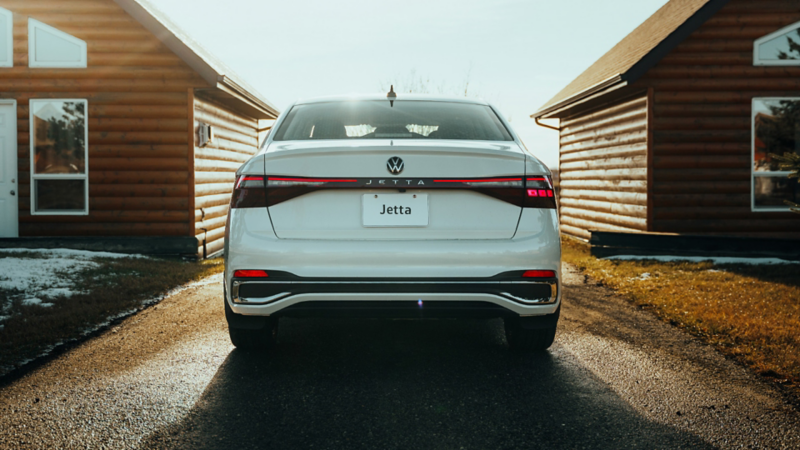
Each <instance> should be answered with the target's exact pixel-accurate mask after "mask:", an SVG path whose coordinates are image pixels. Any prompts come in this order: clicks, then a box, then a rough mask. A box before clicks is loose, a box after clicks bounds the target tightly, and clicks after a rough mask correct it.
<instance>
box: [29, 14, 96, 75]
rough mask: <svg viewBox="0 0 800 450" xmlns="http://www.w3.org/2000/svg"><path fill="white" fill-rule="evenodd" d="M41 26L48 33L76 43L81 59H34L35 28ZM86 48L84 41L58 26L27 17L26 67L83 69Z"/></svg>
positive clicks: (84, 66)
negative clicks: (50, 60) (57, 60)
mask: <svg viewBox="0 0 800 450" xmlns="http://www.w3.org/2000/svg"><path fill="white" fill-rule="evenodd" d="M37 28H41V29H43V30H45V31H47V32H49V33H52V34H55V35H57V36H59V37H61V38H62V39H65V40H67V41H70V42H72V43H74V44H77V45H78V46H79V47H80V48H81V51H82V55H81V60H80V61H78V62H40V61H38V60H37V59H36V29H37ZM87 60H88V49H87V47H86V41H84V40H82V39H78V38H76V37H75V36H73V35H71V34H69V33H67V32H65V31H61V30H59V29H58V28H55V27H51V26H50V25H48V24H46V23H44V22H41V21H39V20H36V19H32V18H28V67H32V68H51V69H85V68H87V67H88V61H87Z"/></svg>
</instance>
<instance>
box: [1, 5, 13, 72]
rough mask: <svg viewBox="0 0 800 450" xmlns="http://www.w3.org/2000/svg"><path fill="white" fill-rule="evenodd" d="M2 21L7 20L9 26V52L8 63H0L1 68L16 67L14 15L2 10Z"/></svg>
mask: <svg viewBox="0 0 800 450" xmlns="http://www.w3.org/2000/svg"><path fill="white" fill-rule="evenodd" d="M0 20H5V21H6V23H7V25H8V33H7V34H6V39H7V40H8V42H7V44H6V51H8V61H0V67H14V13H12V12H11V11H9V10H7V9H5V8H0Z"/></svg>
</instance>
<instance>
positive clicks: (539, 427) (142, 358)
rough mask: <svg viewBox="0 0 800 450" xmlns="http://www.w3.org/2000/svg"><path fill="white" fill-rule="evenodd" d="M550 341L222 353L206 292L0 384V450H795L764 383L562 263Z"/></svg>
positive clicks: (317, 334)
mask: <svg viewBox="0 0 800 450" xmlns="http://www.w3.org/2000/svg"><path fill="white" fill-rule="evenodd" d="M566 281H567V286H566V290H565V304H564V308H563V314H562V322H561V327H560V330H559V334H558V335H557V338H556V339H557V342H556V345H555V346H554V347H553V348H552V350H551V351H550V352H549V353H548V354H544V355H538V356H522V355H517V354H514V353H512V352H509V351H508V349H507V347H506V346H505V343H504V336H503V331H502V323H501V322H500V321H499V320H495V321H407V320H337V321H322V320H310V319H307V320H300V319H297V320H287V321H285V322H284V323H282V328H281V331H280V334H279V339H280V341H281V343H280V346H279V348H278V349H277V351H276V352H275V353H274V354H272V355H254V354H248V353H244V352H241V351H237V350H234V349H233V347H232V346H231V345H230V344H229V342H228V340H227V335H226V331H225V326H224V319H223V317H222V308H221V303H220V302H221V291H222V289H221V286H220V285H219V284H218V283H214V284H210V285H207V286H203V287H199V288H196V289H192V290H189V291H185V292H183V293H181V294H179V295H177V296H175V297H172V298H170V299H168V300H166V301H164V302H163V303H161V304H160V305H159V306H158V307H155V308H151V309H149V310H147V311H145V312H143V313H142V314H139V315H137V316H135V317H132V318H130V319H128V320H126V321H125V322H124V323H123V324H121V325H120V326H119V327H117V328H115V329H113V330H111V331H109V332H107V333H105V334H104V335H102V336H99V337H97V338H95V339H93V340H91V341H89V342H87V343H85V344H84V345H82V346H80V347H79V348H76V349H74V350H72V351H70V352H68V353H66V354H64V355H62V356H61V357H59V358H57V359H55V360H53V361H51V362H49V363H48V364H46V365H44V366H43V367H41V368H39V369H37V370H35V371H34V372H32V373H30V374H29V375H27V376H25V377H24V378H22V379H20V380H17V381H15V382H13V383H11V384H8V385H6V386H4V387H3V388H0V447H2V448H58V447H61V448H84V447H87V448H88V447H92V448H97V447H107V448H237V449H238V448H343V449H354V448H370V449H372V448H404V449H407V448H446V449H450V448H453V449H460V448H464V449H469V448H476V449H486V448H492V449H495V448H509V449H511V448H526V449H527V448H648V449H650V448H706V447H708V448H714V447H722V448H734V447H735V448H740V447H745V448H747V447H751V448H797V447H800V414H798V411H797V409H795V408H794V407H792V406H791V404H790V403H789V402H788V401H787V399H786V398H785V397H784V396H783V395H782V394H781V393H780V392H779V391H778V390H776V388H775V387H773V386H772V385H770V384H767V383H765V382H763V381H761V380H760V379H758V378H757V377H755V376H754V375H752V374H751V373H750V372H749V371H748V370H746V369H744V368H742V367H740V366H738V365H736V364H734V363H732V362H730V361H728V360H726V359H724V358H723V357H721V356H719V355H718V354H717V353H716V352H715V351H713V350H712V349H710V348H708V347H706V346H704V345H702V344H699V343H698V342H696V341H695V340H693V339H692V338H690V337H688V336H687V335H685V334H683V333H682V332H680V331H678V330H675V329H674V328H672V327H670V326H668V325H665V324H662V323H661V322H658V321H657V320H655V319H654V318H652V317H651V316H650V315H649V313H647V312H644V311H639V310H637V309H635V308H634V307H632V306H630V305H628V304H627V303H625V302H624V301H622V300H620V299H618V298H616V297H615V296H614V295H612V294H611V293H609V292H608V291H607V290H606V289H605V288H603V287H599V286H595V285H593V284H590V283H588V284H587V283H586V282H585V281H586V280H584V277H582V276H580V275H578V274H576V273H574V272H572V271H570V272H569V276H568V278H567V280H566Z"/></svg>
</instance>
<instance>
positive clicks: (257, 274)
mask: <svg viewBox="0 0 800 450" xmlns="http://www.w3.org/2000/svg"><path fill="white" fill-rule="evenodd" d="M233 277H234V278H266V277H269V275H268V274H267V271H265V270H236V271H234V272H233Z"/></svg>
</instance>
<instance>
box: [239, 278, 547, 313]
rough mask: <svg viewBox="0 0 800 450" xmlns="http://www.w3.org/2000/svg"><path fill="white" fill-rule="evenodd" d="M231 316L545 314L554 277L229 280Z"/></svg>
mask: <svg viewBox="0 0 800 450" xmlns="http://www.w3.org/2000/svg"><path fill="white" fill-rule="evenodd" d="M230 294H231V295H230V306H231V309H232V311H233V312H235V313H237V314H243V315H273V314H275V315H303V316H314V315H320V316H330V315H334V316H335V315H339V316H348V315H350V316H359V317H364V316H370V315H375V316H378V317H386V316H398V317H431V315H433V316H437V317H459V316H484V317H501V316H504V315H515V316H532V315H542V314H550V313H552V311H551V310H554V309H555V308H556V303H557V302H558V298H559V285H558V279H557V278H547V279H525V278H522V272H519V271H514V272H508V273H504V274H501V275H497V276H495V277H490V278H474V279H456V280H454V279H384V280H377V279H339V278H308V277H299V276H296V275H293V274H289V273H285V272H270V276H269V277H268V278H257V279H252V278H234V279H233V280H232V283H231V290H230Z"/></svg>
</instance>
